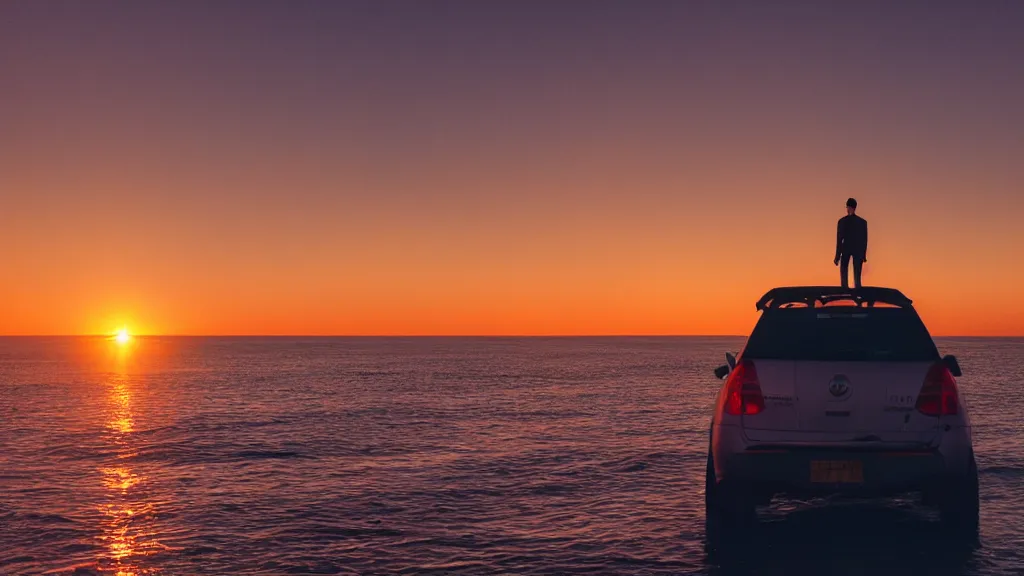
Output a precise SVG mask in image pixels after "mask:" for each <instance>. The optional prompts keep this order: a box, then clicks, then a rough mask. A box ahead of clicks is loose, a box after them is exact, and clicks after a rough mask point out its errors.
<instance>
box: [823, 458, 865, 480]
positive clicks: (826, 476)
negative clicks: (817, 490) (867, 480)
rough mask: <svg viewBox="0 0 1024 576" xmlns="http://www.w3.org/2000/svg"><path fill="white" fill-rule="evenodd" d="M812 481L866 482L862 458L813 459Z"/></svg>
mask: <svg viewBox="0 0 1024 576" xmlns="http://www.w3.org/2000/svg"><path fill="white" fill-rule="evenodd" d="M811 482H814V483H822V484H859V483H863V482H864V467H863V465H862V463H861V461H860V460H811Z"/></svg>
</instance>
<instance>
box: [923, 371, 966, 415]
mask: <svg viewBox="0 0 1024 576" xmlns="http://www.w3.org/2000/svg"><path fill="white" fill-rule="evenodd" d="M956 405H957V390H956V379H955V378H953V374H952V373H951V372H950V371H949V368H947V367H946V365H945V364H942V363H941V362H937V363H935V364H933V365H932V367H931V368H929V369H928V375H927V376H925V378H924V384H923V385H922V386H921V392H920V393H919V394H918V395H917V411H918V412H920V413H921V414H924V415H926V416H951V415H953V414H956Z"/></svg>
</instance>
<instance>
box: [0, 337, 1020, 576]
mask: <svg viewBox="0 0 1024 576" xmlns="http://www.w3.org/2000/svg"><path fill="white" fill-rule="evenodd" d="M741 344H742V340H741V339H735V338H732V339H730V338H566V339H561V338H552V339H544V338H536V339H515V338H509V339H504V338H493V339H460V338H423V339H415V338H412V339H344V338H339V339H308V338H307V339H284V338H267V339H261V338H242V339H230V338H223V339H220V338H209V339H206V338H140V339H136V340H135V341H134V343H132V344H131V345H130V346H127V347H119V346H117V345H116V344H114V343H113V342H109V341H106V340H103V339H82V338H78V339H76V338H7V339H0V574H5V575H8V574H10V575H13V574H19V575H20V574H74V573H77V574H118V575H121V576H128V575H143V574H146V575H149V574H166V575H179V574H180V575H192V574H204V575H205V574H487V575H492V574H576V573H587V574H733V573H736V574H739V573H743V574H773V575H775V574H777V575H789V574H842V575H861V574H863V575H872V576H882V575H889V574H892V575H897V574H899V575H904V574H929V575H933V576H935V575H945V574H970V575H995V574H1021V573H1022V572H1024V418H1022V417H1021V415H1022V409H1024V386H1022V385H1024V341H1022V340H988V339H972V340H966V339H960V340H949V339H947V340H940V341H939V346H940V349H941V350H942V352H943V353H953V354H956V355H957V356H958V357H959V358H960V362H961V365H962V366H963V369H964V373H965V374H964V376H963V378H961V379H960V385H961V390H962V393H963V394H964V395H965V396H966V397H967V400H968V402H969V404H970V407H971V410H972V414H973V417H974V422H975V424H976V431H975V433H976V437H975V446H976V451H977V460H978V465H979V469H980V482H981V498H982V504H981V538H980V544H979V545H977V546H968V545H961V544H958V543H955V542H950V541H948V540H946V539H945V537H944V536H943V535H942V532H940V530H939V528H938V525H937V519H936V517H935V515H934V513H933V512H931V511H929V510H928V509H925V508H922V507H920V506H918V505H917V504H916V502H914V501H913V500H912V499H895V500H885V501H870V502H858V503H849V502H832V501H810V502H791V501H776V502H773V503H772V505H771V506H770V507H768V508H767V509H765V510H762V512H761V522H760V525H759V526H758V528H757V530H756V532H755V533H754V535H753V537H752V538H751V541H750V542H749V543H747V545H746V546H745V552H744V553H743V554H738V555H737V556H736V557H734V558H730V559H726V560H727V561H726V562H725V563H722V562H720V561H719V560H717V559H715V560H713V559H710V558H708V557H707V555H706V554H705V551H704V524H703V475H704V465H705V457H706V453H707V432H708V423H709V409H710V406H711V403H712V399H713V397H714V394H715V392H716V389H717V387H718V386H719V385H720V382H718V381H716V380H715V379H714V378H713V377H712V376H711V371H712V369H713V368H714V367H715V366H716V365H718V364H721V363H722V359H723V354H724V352H726V351H735V350H737V349H739V347H740V346H741Z"/></svg>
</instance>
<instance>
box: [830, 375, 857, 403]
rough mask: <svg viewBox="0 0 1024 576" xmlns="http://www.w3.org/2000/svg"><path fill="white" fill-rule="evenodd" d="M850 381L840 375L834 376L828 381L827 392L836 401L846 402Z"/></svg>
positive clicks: (848, 395) (849, 390)
mask: <svg viewBox="0 0 1024 576" xmlns="http://www.w3.org/2000/svg"><path fill="white" fill-rule="evenodd" d="M851 391H852V390H851V389H850V379H849V378H847V377H846V376H844V375H842V374H836V375H835V376H833V377H832V379H831V380H829V383H828V392H829V394H831V395H832V396H833V397H834V398H835V399H836V400H846V399H847V398H849V397H850V392H851Z"/></svg>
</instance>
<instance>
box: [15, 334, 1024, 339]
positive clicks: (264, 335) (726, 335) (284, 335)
mask: <svg viewBox="0 0 1024 576" xmlns="http://www.w3.org/2000/svg"><path fill="white" fill-rule="evenodd" d="M112 336H113V334H106V333H104V334H0V338H110V337H112ZM131 336H132V338H747V337H748V336H749V335H744V334H132V335H131ZM931 336H932V337H933V338H1024V334H989V335H970V334H932V335H931Z"/></svg>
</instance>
